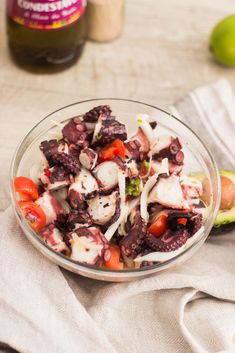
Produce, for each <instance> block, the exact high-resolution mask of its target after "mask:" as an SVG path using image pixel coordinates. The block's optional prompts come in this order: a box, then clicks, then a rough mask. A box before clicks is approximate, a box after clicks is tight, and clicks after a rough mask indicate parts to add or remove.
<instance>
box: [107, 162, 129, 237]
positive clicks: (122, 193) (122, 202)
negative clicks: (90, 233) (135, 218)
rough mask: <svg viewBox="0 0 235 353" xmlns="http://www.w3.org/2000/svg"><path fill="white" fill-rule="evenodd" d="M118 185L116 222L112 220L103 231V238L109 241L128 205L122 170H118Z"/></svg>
mask: <svg viewBox="0 0 235 353" xmlns="http://www.w3.org/2000/svg"><path fill="white" fill-rule="evenodd" d="M118 186H119V195H120V208H121V212H120V216H119V218H118V220H117V221H116V222H114V223H113V224H112V225H111V226H110V227H109V228H108V229H107V231H106V232H105V234H104V236H105V238H106V239H107V240H108V241H110V240H111V238H112V236H113V235H114V233H115V232H116V230H117V229H118V227H119V225H120V223H121V222H122V220H123V218H124V217H125V214H126V212H127V208H128V206H127V205H126V202H125V200H126V178H125V174H124V173H123V171H121V170H120V169H119V170H118Z"/></svg>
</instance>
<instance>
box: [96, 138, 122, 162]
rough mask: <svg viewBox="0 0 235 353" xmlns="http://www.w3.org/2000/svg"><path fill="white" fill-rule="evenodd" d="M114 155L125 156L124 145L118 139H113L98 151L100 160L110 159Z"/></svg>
mask: <svg viewBox="0 0 235 353" xmlns="http://www.w3.org/2000/svg"><path fill="white" fill-rule="evenodd" d="M115 156H119V157H121V158H124V157H125V145H124V143H123V142H122V141H121V140H120V139H116V140H114V141H113V142H112V143H111V144H109V145H108V146H106V147H104V148H103V149H102V150H101V151H100V159H101V160H102V161H111V160H112V159H113V158H114V157H115Z"/></svg>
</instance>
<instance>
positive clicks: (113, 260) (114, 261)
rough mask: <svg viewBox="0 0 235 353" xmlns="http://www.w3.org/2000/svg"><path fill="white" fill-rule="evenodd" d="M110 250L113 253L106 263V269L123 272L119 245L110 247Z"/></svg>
mask: <svg viewBox="0 0 235 353" xmlns="http://www.w3.org/2000/svg"><path fill="white" fill-rule="evenodd" d="M109 250H110V253H111V256H110V259H109V261H105V262H104V267H106V268H109V269H110V270H123V267H124V265H123V262H120V249H119V247H118V246H117V245H110V246H109Z"/></svg>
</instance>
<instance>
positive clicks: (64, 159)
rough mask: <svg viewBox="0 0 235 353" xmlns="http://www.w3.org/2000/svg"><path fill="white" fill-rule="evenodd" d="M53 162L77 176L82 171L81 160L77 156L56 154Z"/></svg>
mask: <svg viewBox="0 0 235 353" xmlns="http://www.w3.org/2000/svg"><path fill="white" fill-rule="evenodd" d="M53 161H54V163H55V164H59V165H60V166H62V168H65V170H68V171H70V172H71V173H74V174H77V173H78V172H80V170H81V165H80V162H79V160H78V159H77V158H76V157H75V156H73V155H69V154H67V153H56V154H55V155H54V156H53Z"/></svg>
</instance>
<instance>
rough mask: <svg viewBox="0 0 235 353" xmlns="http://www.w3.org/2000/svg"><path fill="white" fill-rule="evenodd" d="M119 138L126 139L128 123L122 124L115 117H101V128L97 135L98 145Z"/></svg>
mask: <svg viewBox="0 0 235 353" xmlns="http://www.w3.org/2000/svg"><path fill="white" fill-rule="evenodd" d="M116 139H119V140H122V141H125V140H126V139H127V130H126V125H125V124H121V123H120V122H118V121H117V120H115V118H113V117H110V118H108V119H101V128H100V131H99V133H98V136H97V137H96V141H95V144H96V145H102V146H104V145H106V144H108V143H111V142H113V141H114V140H116Z"/></svg>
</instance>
